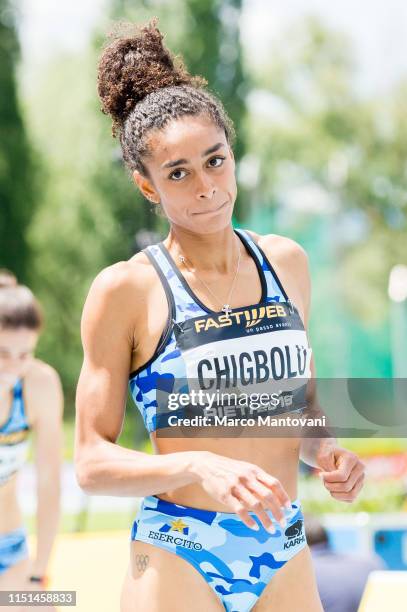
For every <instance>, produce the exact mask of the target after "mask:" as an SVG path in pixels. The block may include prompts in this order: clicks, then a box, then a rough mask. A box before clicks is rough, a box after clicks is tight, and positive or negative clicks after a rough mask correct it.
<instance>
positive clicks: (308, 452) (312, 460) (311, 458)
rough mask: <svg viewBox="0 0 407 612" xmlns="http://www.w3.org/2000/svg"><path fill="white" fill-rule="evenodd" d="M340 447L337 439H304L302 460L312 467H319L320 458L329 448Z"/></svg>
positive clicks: (301, 449) (302, 441)
mask: <svg viewBox="0 0 407 612" xmlns="http://www.w3.org/2000/svg"><path fill="white" fill-rule="evenodd" d="M334 446H338V441H337V439H336V438H302V440H301V446H300V459H301V461H303V462H304V463H306V464H307V465H310V466H312V467H317V466H318V456H319V455H320V454H321V453H322V452H323V451H324V450H326V449H327V448H328V447H331V448H332V447H334Z"/></svg>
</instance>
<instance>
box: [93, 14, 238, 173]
mask: <svg viewBox="0 0 407 612" xmlns="http://www.w3.org/2000/svg"><path fill="white" fill-rule="evenodd" d="M156 23H157V18H156V17H155V18H153V19H152V20H151V21H150V22H149V23H148V24H146V25H144V26H138V25H135V24H131V23H122V22H119V23H118V24H117V27H116V28H115V30H114V31H113V32H111V33H110V35H109V36H110V37H112V38H113V39H114V40H113V41H112V42H110V43H109V44H108V45H107V46H106V47H105V48H104V50H103V52H102V55H101V57H100V59H99V66H98V93H99V97H100V100H101V102H102V107H101V110H102V111H103V112H104V113H105V114H108V115H111V117H112V120H113V126H112V135H113V136H114V137H116V136H117V134H119V137H120V144H121V147H122V152H123V160H124V162H125V164H126V166H127V168H128V169H129V170H130V171H131V172H132V171H134V170H137V171H138V172H140V173H141V174H142V175H143V176H145V177H148V172H147V169H146V168H145V166H144V164H143V159H144V158H147V157H149V156H150V155H151V151H150V150H149V148H148V139H147V134H148V132H149V131H150V130H152V129H154V128H155V129H161V128H163V127H164V126H165V125H167V124H168V123H169V122H170V121H171V119H178V118H180V117H183V116H186V115H205V116H207V117H209V118H210V119H211V120H212V121H213V122H214V123H215V125H217V126H219V128H221V129H223V130H224V131H225V135H226V138H227V141H228V143H229V144H230V145H233V143H234V141H235V131H234V127H233V123H232V121H231V119H230V118H229V117H228V115H227V113H226V111H225V109H224V108H223V105H222V103H221V102H220V100H219V99H218V98H217V97H216V96H215V95H213V94H211V93H209V91H207V90H206V89H205V85H207V81H206V80H205V79H204V78H203V77H201V76H191V75H190V74H189V73H188V72H187V70H186V68H185V66H184V63H183V61H182V59H181V58H180V57H178V56H174V55H173V54H172V53H171V52H170V51H169V50H168V49H167V48H166V47H165V46H164V45H163V42H162V39H163V36H162V34H161V32H160V31H159V30H158V29H157V27H156Z"/></svg>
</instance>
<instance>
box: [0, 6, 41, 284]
mask: <svg viewBox="0 0 407 612" xmlns="http://www.w3.org/2000/svg"><path fill="white" fill-rule="evenodd" d="M18 60H19V46H18V42H17V36H16V32H15V27H14V20H13V14H12V11H11V8H10V7H8V3H7V2H6V1H5V0H0V66H1V69H0V91H1V96H0V206H1V214H0V245H1V247H0V267H6V268H9V269H11V270H12V271H13V272H14V273H15V274H16V275H17V277H18V279H19V281H20V282H27V272H28V267H29V261H30V250H29V247H28V244H27V236H26V231H27V228H28V226H29V223H30V220H31V217H32V213H33V209H34V206H35V202H36V192H37V189H38V184H37V180H38V176H39V172H40V168H39V165H37V163H36V162H35V159H34V152H33V149H32V147H31V143H30V141H29V138H28V136H27V133H26V128H25V125H24V120H23V117H22V112H21V109H20V104H19V99H18V91H17V83H16V70H17V65H18Z"/></svg>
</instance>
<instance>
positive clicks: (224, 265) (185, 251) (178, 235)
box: [164, 225, 243, 275]
mask: <svg viewBox="0 0 407 612" xmlns="http://www.w3.org/2000/svg"><path fill="white" fill-rule="evenodd" d="M164 244H165V246H166V247H167V249H168V250H169V252H170V253H171V255H172V257H173V258H174V261H175V262H176V263H177V265H180V266H182V263H181V261H180V259H179V255H183V256H184V257H185V258H186V261H187V265H188V267H189V268H190V269H191V270H193V271H195V270H196V271H198V272H204V273H205V272H208V273H218V274H226V275H227V274H232V273H233V272H235V270H236V262H237V257H238V253H239V249H241V248H242V246H243V245H241V244H240V238H239V237H238V236H236V235H235V233H234V231H233V227H232V226H231V225H229V226H228V227H226V228H225V229H223V230H221V231H219V232H215V233H211V234H197V233H194V232H191V231H190V230H185V228H181V227H178V226H174V225H172V226H171V230H170V233H169V234H168V236H167V238H166V239H165V240H164Z"/></svg>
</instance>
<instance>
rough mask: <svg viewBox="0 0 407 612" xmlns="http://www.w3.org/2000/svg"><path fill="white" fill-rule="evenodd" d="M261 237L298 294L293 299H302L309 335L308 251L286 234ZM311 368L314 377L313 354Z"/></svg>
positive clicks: (287, 284)
mask: <svg viewBox="0 0 407 612" xmlns="http://www.w3.org/2000/svg"><path fill="white" fill-rule="evenodd" d="M259 238H260V239H261V241H262V243H261V246H262V248H263V249H264V250H265V251H266V254H267V256H268V257H269V259H270V261H271V262H272V263H273V266H275V268H276V271H277V272H278V275H279V277H280V280H281V281H282V284H283V286H285V288H286V290H287V292H288V294H289V295H295V296H296V299H294V300H293V301H294V303H297V302H298V301H301V304H302V311H303V322H304V328H305V331H306V333H307V336H308V335H309V318H310V309H311V275H310V269H309V259H308V255H307V252H306V251H305V249H304V248H303V247H302V246H301V245H300V244H298V242H296V241H295V240H292V239H291V238H287V237H286V236H278V235H276V234H268V235H267V236H261V237H260V236H259ZM297 296H298V297H297ZM308 342H309V340H308ZM310 368H311V377H312V378H314V377H315V364H314V357H313V355H311V362H310Z"/></svg>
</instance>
